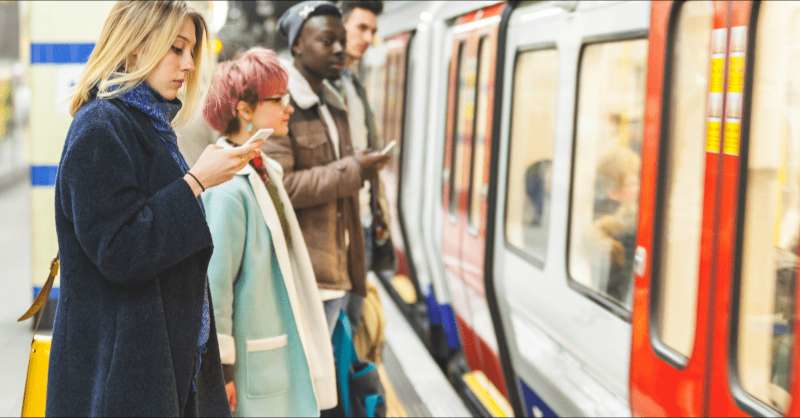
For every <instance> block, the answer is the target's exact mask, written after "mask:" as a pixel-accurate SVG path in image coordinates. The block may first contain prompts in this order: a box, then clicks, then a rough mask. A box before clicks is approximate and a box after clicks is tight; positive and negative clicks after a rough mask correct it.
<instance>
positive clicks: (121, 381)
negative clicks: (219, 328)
mask: <svg viewBox="0 0 800 418" xmlns="http://www.w3.org/2000/svg"><path fill="white" fill-rule="evenodd" d="M159 141H160V139H159V137H158V134H157V132H156V131H155V129H154V128H153V126H152V123H151V122H150V120H149V119H148V117H147V116H145V115H144V114H143V113H140V112H138V111H136V110H133V109H132V108H128V107H127V106H126V105H124V104H122V102H120V101H118V100H117V99H112V100H93V101H91V102H89V103H88V104H86V105H84V106H83V107H82V108H81V109H80V110H79V111H78V113H77V114H76V115H75V119H74V121H73V122H72V125H71V126H70V129H69V132H68V134H67V139H66V143H65V145H64V150H63V152H62V156H61V163H60V165H59V170H58V177H57V179H56V189H55V194H56V195H55V211H56V231H57V234H58V245H59V251H60V255H61V266H62V267H61V292H60V295H59V301H58V308H57V310H56V319H55V325H54V328H53V342H52V351H51V355H50V369H49V380H48V387H47V415H48V416H64V415H72V416H107V415H112V416H114V415H116V416H121V415H124V416H180V415H187V414H189V415H190V414H194V413H199V414H201V415H212V416H224V415H230V411H229V409H228V403H227V399H226V396H225V390H224V386H223V380H222V371H221V366H220V363H219V349H218V344H217V340H216V327H215V325H214V322H213V308H212V314H211V319H212V322H211V337H210V340H209V341H208V343H207V345H206V347H207V352H206V354H205V355H204V356H203V358H202V367H201V369H200V373H199V375H198V379H197V392H196V394H195V395H193V397H194V399H195V400H196V403H194V402H190V403H189V407H188V408H187V399H189V398H190V393H191V389H192V378H193V376H194V371H195V362H196V361H197V360H198V356H197V353H198V348H197V341H198V333H199V329H200V312H201V308H202V304H203V291H204V289H205V287H206V268H207V266H208V262H209V259H210V257H211V251H212V246H211V235H210V233H209V230H208V226H207V225H206V221H205V217H204V215H203V212H202V209H201V207H200V205H199V203H198V200H197V199H196V198H195V197H194V195H193V194H192V192H191V189H190V188H189V186H188V185H187V184H186V182H185V181H184V180H183V179H182V171H181V169H180V168H179V166H178V165H177V163H176V162H175V161H174V160H173V159H172V157H171V156H170V154H169V152H168V151H167V149H166V147H165V146H164V145H163V144H162V143H160V142H159ZM195 408H196V410H195Z"/></svg>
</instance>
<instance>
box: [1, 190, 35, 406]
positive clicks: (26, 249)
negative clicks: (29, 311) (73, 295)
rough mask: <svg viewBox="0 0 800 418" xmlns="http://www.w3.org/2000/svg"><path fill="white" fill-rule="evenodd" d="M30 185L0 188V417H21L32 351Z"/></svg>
mask: <svg viewBox="0 0 800 418" xmlns="http://www.w3.org/2000/svg"><path fill="white" fill-rule="evenodd" d="M30 228H31V219H30V182H28V181H21V182H16V183H15V184H13V185H11V186H8V187H4V188H2V189H0V416H19V413H20V408H21V406H22V390H23V387H24V384H25V371H26V368H27V362H28V350H29V348H30V338H31V331H30V323H24V324H20V323H17V322H16V320H17V318H18V317H19V316H20V315H21V314H22V313H23V312H24V311H25V309H26V308H27V307H28V305H30V303H31V273H30V271H31V255H30V252H31V233H30Z"/></svg>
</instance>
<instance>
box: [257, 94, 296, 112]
mask: <svg viewBox="0 0 800 418" xmlns="http://www.w3.org/2000/svg"><path fill="white" fill-rule="evenodd" d="M261 101H264V102H274V103H280V105H281V106H283V108H284V109H285V108H287V107H289V104H290V103H291V102H292V96H290V95H289V93H286V94H284V95H282V96H272V97H265V98H263V99H261Z"/></svg>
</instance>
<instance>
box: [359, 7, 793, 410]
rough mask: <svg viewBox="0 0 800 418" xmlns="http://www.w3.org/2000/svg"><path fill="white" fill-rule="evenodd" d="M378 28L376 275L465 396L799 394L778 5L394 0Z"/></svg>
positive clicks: (569, 401)
mask: <svg viewBox="0 0 800 418" xmlns="http://www.w3.org/2000/svg"><path fill="white" fill-rule="evenodd" d="M380 28H381V35H382V36H383V38H384V41H383V44H382V45H381V46H380V47H378V48H373V50H372V51H371V52H370V56H368V57H366V58H365V63H366V64H367V65H366V66H365V67H366V68H365V72H366V77H367V79H369V80H372V83H368V84H370V85H371V86H372V88H371V89H370V92H369V93H370V96H371V98H372V99H373V105H374V106H375V107H376V109H377V113H379V114H381V115H382V119H381V120H382V121H383V125H384V132H385V134H386V135H385V138H388V139H398V140H399V141H398V142H400V145H401V146H400V147H399V149H400V151H399V154H397V157H398V158H397V161H396V164H395V165H393V166H392V167H391V169H390V170H389V171H388V173H387V176H386V178H385V180H386V181H387V183H390V184H391V187H387V188H391V193H390V198H391V204H392V206H393V211H394V213H393V215H394V216H393V218H394V219H395V221H396V225H395V226H394V227H393V234H394V235H395V236H398V237H400V238H402V239H398V240H397V245H396V247H397V248H396V250H397V252H398V255H399V257H398V258H399V259H400V260H401V265H400V271H399V272H400V273H402V275H403V276H404V277H403V278H401V279H392V278H389V279H388V280H387V284H390V285H391V283H394V284H395V286H394V287H395V288H396V290H395V291H394V292H393V293H394V294H395V296H397V299H398V300H399V301H402V302H403V303H404V304H406V305H407V310H406V311H407V313H408V314H409V315H408V317H409V318H410V319H411V320H412V321H415V322H416V323H417V329H418V330H419V331H420V332H421V334H423V336H424V337H425V339H426V340H427V341H428V342H429V347H430V348H431V349H432V350H433V351H434V354H435V355H436V356H438V358H439V359H440V360H441V361H442V363H443V365H445V366H446V367H449V369H450V371H452V372H454V373H453V374H454V377H455V378H456V380H459V379H460V380H461V381H462V382H463V383H465V385H464V387H465V388H466V389H467V391H468V392H470V393H469V394H468V396H467V397H468V398H469V399H474V400H476V402H475V403H476V404H477V406H476V408H477V409H478V410H479V411H480V412H483V413H491V414H493V415H498V416H499V415H509V414H511V413H512V412H511V408H512V407H513V412H514V413H516V414H517V415H526V416H541V415H627V414H633V415H665V414H668V415H748V414H749V415H782V414H786V415H796V414H797V413H798V411H800V409H798V408H800V406H798V405H800V403H798V402H792V400H793V399H797V396H796V395H798V393H797V392H798V390H800V387H798V385H797V383H795V380H796V379H794V371H795V370H797V367H796V366H795V362H794V361H793V358H794V356H795V354H796V353H797V350H798V348H797V346H796V345H795V344H794V337H793V336H794V334H795V328H796V326H797V324H795V321H794V316H795V312H796V310H797V309H798V308H797V306H796V304H795V302H794V301H795V299H796V296H797V292H798V289H797V286H796V274H797V268H796V266H797V257H798V235H800V234H799V232H800V231H799V230H800V225H799V224H800V221H798V219H800V215H798V213H800V210H798V204H800V194H799V193H800V168H798V167H800V165H798V163H797V161H798V152H800V151H798V150H800V143H798V140H800V139H799V138H800V135H797V132H798V118H797V117H798V113H797V112H796V110H797V109H798V108H800V107H798V105H797V103H795V102H796V101H797V98H798V97H800V94H798V92H797V91H796V90H797V88H798V86H800V85H799V84H798V83H797V82H796V81H795V80H794V78H795V77H791V76H790V74H792V71H793V68H794V67H795V66H796V65H794V64H795V63H796V61H797V59H796V58H797V57H798V56H800V55H798V52H797V51H798V49H797V47H796V46H794V44H796V42H794V39H795V36H794V35H795V33H796V32H797V31H798V30H800V6H797V5H795V4H794V3H791V2H763V3H761V2H749V1H743V2H727V1H719V2H711V1H708V2H705V1H693V2H618V1H605V2H512V3H505V2H475V3H468V4H459V5H455V4H452V3H447V2H426V3H416V2H412V3H411V4H410V5H392V6H389V7H387V10H386V12H385V13H384V14H383V15H382V17H381V21H380ZM406 278H407V279H406ZM406 280H407V281H406ZM404 281H406V282H405V283H406V284H405V285H403V284H402V283H403V282H404ZM408 283H410V285H409V284H408ZM404 286H405V287H404ZM390 287H391V286H390ZM409 288H411V289H412V292H411V293H412V295H413V296H414V297H402V296H401V293H403V292H404V290H403V289H406V291H407V290H408V289H409ZM423 311H424V312H425V314H424V315H421V314H420V313H421V312H423ZM459 364H460V365H461V366H465V367H460V366H459ZM462 373H466V374H462ZM476 382H478V383H476ZM793 395H795V396H793ZM509 404H510V405H509ZM481 408H482V409H481Z"/></svg>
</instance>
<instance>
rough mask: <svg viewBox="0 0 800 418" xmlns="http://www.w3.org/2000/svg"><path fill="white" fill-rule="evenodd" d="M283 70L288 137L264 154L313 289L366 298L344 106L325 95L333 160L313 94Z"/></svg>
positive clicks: (357, 181)
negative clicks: (285, 200) (288, 206)
mask: <svg viewBox="0 0 800 418" xmlns="http://www.w3.org/2000/svg"><path fill="white" fill-rule="evenodd" d="M287 70H288V71H289V93H290V94H291V95H292V106H293V107H294V108H295V112H294V113H293V114H292V116H291V118H290V119H289V135H288V136H286V137H282V138H280V137H276V138H271V139H269V140H268V141H267V143H266V144H265V145H264V151H265V152H266V154H267V155H269V156H270V158H272V159H274V160H275V161H277V162H278V163H279V164H280V165H281V167H282V168H283V173H284V174H283V183H284V185H285V187H286V192H287V193H288V194H289V198H290V199H291V200H292V206H294V210H295V213H296V214H297V220H298V221H299V222H300V228H301V229H302V230H303V236H304V237H305V240H306V245H307V246H308V252H309V255H310V256H311V262H312V264H313V266H314V274H315V275H316V276H317V283H318V285H319V287H320V288H322V289H340V290H352V291H353V292H355V293H357V294H359V295H362V296H366V272H365V269H364V234H363V231H362V229H361V221H360V217H359V208H358V191H359V189H361V186H362V184H363V179H362V177H361V166H360V165H359V164H358V162H357V161H356V159H355V158H354V157H353V153H354V152H353V145H352V144H351V142H350V129H349V128H348V121H347V112H346V110H344V104H343V103H341V102H337V98H336V93H335V92H333V91H328V93H329V94H326V97H325V102H326V103H327V107H328V110H329V111H330V113H331V116H332V118H333V120H334V122H335V124H336V127H337V132H338V134H339V151H340V158H339V159H336V154H335V153H334V149H333V143H332V141H331V139H330V137H329V135H328V130H327V128H326V125H325V122H324V121H323V120H322V116H321V115H320V106H319V101H318V98H317V96H316V95H314V93H313V92H312V91H311V88H310V87H309V86H308V83H307V82H306V81H305V79H303V78H302V75H300V73H299V72H298V71H297V70H296V69H295V68H294V67H293V66H291V65H289V66H287ZM298 77H299V78H300V79H298ZM325 89H327V87H325ZM346 241H349V244H350V245H349V246H348V245H346V244H345V243H346Z"/></svg>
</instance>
